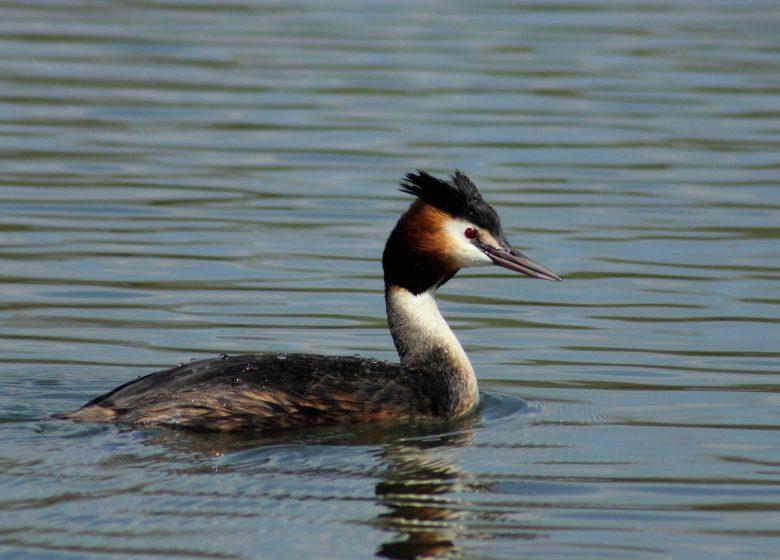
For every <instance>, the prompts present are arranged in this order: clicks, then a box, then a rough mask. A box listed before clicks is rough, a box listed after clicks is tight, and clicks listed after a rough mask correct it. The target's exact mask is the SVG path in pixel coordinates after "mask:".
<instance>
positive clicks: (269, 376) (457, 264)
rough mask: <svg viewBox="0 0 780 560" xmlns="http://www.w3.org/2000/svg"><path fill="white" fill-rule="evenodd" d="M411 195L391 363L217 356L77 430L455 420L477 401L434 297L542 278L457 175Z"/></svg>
mask: <svg viewBox="0 0 780 560" xmlns="http://www.w3.org/2000/svg"><path fill="white" fill-rule="evenodd" d="M401 191H403V192H405V193H408V194H412V195H415V196H416V197H417V200H415V201H414V202H413V203H412V205H411V206H410V207H409V209H408V210H407V211H406V213H404V214H403V215H402V216H401V218H400V219H399V220H398V223H397V224H396V226H395V228H394V229H393V231H392V233H391V234H390V237H389V238H388V240H387V244H386V245H385V251H384V254H383V256H382V265H383V268H384V273H385V302H386V307H387V322H388V325H389V327H390V332H391V333H392V336H393V341H394V342H395V347H396V350H397V351H398V355H399V356H400V358H401V363H400V364H386V363H381V362H378V361H376V360H365V359H361V358H357V357H343V356H319V355H313V354H286V355H284V354H279V355H277V354H249V355H241V356H226V355H224V354H223V355H221V356H220V357H219V358H213V359H208V360H200V361H195V362H190V363H187V364H184V365H179V366H177V367H174V368H172V369H168V370H165V371H158V372H156V373H152V374H149V375H146V376H145V377H140V378H138V379H135V380H133V381H130V382H129V383H125V384H124V385H121V386H119V387H117V388H116V389H114V390H113V391H110V392H108V393H106V394H104V395H102V396H100V397H97V398H96V399H93V400H92V401H90V402H88V403H87V404H85V405H84V406H83V407H82V408H80V409H79V410H77V411H75V412H72V413H65V414H62V415H59V416H58V417H59V418H66V419H71V420H78V421H94V422H116V423H120V424H130V425H135V426H145V427H151V426H168V427H173V428H181V429H187V430H194V431H219V432H223V431H224V432H228V431H256V432H272V431H275V430H281V429H287V428H297V427H306V426H317V425H325V424H348V423H363V422H372V421H379V420H388V419H421V418H442V419H445V418H455V417H458V416H461V415H464V414H466V413H468V412H469V411H470V410H472V409H473V408H474V406H475V405H476V403H477V401H478V400H479V393H478V391H477V379H476V377H475V375H474V369H473V368H472V366H471V362H469V359H468V357H467V356H466V352H465V351H464V350H463V347H462V346H461V345H460V343H459V342H458V339H457V338H456V337H455V334H454V333H453V332H452V330H450V327H449V326H448V325H447V322H446V321H445V320H444V318H443V317H442V316H441V314H440V313H439V309H438V307H437V306H436V300H435V299H434V297H435V294H436V290H437V289H438V288H439V287H440V286H441V285H442V284H444V283H445V282H447V280H449V279H450V278H452V277H453V276H454V275H455V273H457V272H458V271H459V270H460V269H461V268H465V267H470V266H482V265H489V264H497V265H499V266H502V267H504V268H508V269H509V270H513V271H515V272H519V273H521V274H525V275H526V276H531V277H533V278H541V279H545V280H560V278H559V277H558V276H557V275H556V274H554V273H553V272H551V271H549V270H547V269H546V268H545V267H543V266H541V265H540V264H537V263H535V262H534V261H532V260H531V259H529V258H528V257H526V256H524V255H522V254H521V253H519V252H517V251H515V250H514V249H513V248H512V247H511V246H510V245H509V242H508V241H507V240H506V237H505V236H504V232H503V230H502V229H501V222H500V220H499V218H498V214H496V211H495V210H494V209H493V208H492V207H491V206H490V205H489V204H488V203H487V202H485V201H484V200H483V199H482V195H480V193H479V191H478V190H477V187H476V186H475V185H474V183H472V182H471V180H470V179H469V178H468V177H467V176H466V175H464V174H463V173H461V172H459V171H455V173H454V174H453V175H451V176H450V178H449V180H448V181H443V180H441V179H437V178H436V177H433V176H431V175H429V174H428V173H425V172H424V171H419V172H418V173H409V174H408V175H406V177H405V179H404V180H403V181H402V182H401Z"/></svg>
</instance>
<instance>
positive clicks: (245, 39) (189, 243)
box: [0, 0, 780, 560]
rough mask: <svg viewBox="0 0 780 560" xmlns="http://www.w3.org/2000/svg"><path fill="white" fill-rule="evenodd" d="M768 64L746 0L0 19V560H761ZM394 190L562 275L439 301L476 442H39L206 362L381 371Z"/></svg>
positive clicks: (776, 543)
mask: <svg viewBox="0 0 780 560" xmlns="http://www.w3.org/2000/svg"><path fill="white" fill-rule="evenodd" d="M778 30H780V3H778V2H776V1H774V0H767V1H739V0H733V1H729V0H723V1H711V2H698V1H693V0H690V1H674V2H672V1H669V2H649V1H645V2H631V1H621V2H617V1H615V2H613V1H577V0H573V1H571V0H570V1H566V2H544V3H542V2H537V3H516V2H502V1H496V2H484V3H479V5H478V6H477V5H476V4H475V3H470V2H432V3H422V2H362V1H353V2H338V3H326V2H268V3H265V2H253V1H249V0H246V1H235V2H224V1H216V0H214V1H209V0H202V1H194V0H193V1H192V2H185V1H174V0H171V1H158V0H150V1H146V2H80V1H77V0H74V1H52V2H32V1H24V2H22V1H18V2H3V3H2V4H1V5H0V49H2V53H3V54H2V56H0V169H1V170H2V172H1V173H0V283H1V286H2V289H0V556H2V557H4V558H36V559H37V558H51V559H65V558H84V557H94V558H109V557H111V558H133V557H138V558H172V557H182V558H274V559H288V558H289V559H299V558H334V559H352V558H354V559H360V558H370V557H373V556H374V555H378V556H380V557H387V558H414V557H456V558H469V559H509V558H560V559H571V558H578V559H579V558H593V559H604V558H615V559H625V558H631V559H648V560H649V559H653V560H655V559H658V558H692V559H698V558H702V559H708V560H711V559H724V558H746V559H758V558H776V557H777V556H776V554H777V550H778V548H779V547H780V512H779V510H780V32H779V31H778ZM417 168H421V169H426V170H428V171H430V172H432V173H436V174H439V175H444V174H446V173H449V172H452V171H453V170H454V169H455V168H459V169H461V170H463V171H464V172H466V173H468V174H469V175H470V176H471V177H472V179H474V180H475V182H477V184H478V185H480V187H481V188H482V190H483V193H484V194H485V197H486V198H487V199H488V201H490V202H492V203H493V205H494V206H495V207H496V208H497V209H498V211H499V213H500V214H501V216H502V219H503V223H504V228H505V230H506V232H507V235H508V237H509V238H510V240H512V241H513V242H514V244H515V245H516V246H517V247H518V248H520V249H521V250H522V251H524V252H526V253H527V254H529V255H530V256H531V257H533V258H534V259H536V260H538V261H539V262H541V263H542V264H544V265H546V266H548V267H549V268H551V269H552V270H554V271H556V272H557V273H559V274H560V275H561V276H563V277H564V282H563V283H552V282H539V281H532V280H530V279H525V278H520V277H518V276H516V275H513V274H510V273H509V272H508V271H506V270H503V269H498V268H495V269H477V270H469V271H465V272H463V273H461V274H460V275H459V276H458V277H457V278H456V279H454V280H453V281H451V282H449V283H448V284H447V285H446V286H445V287H444V288H443V289H442V291H441V292H440V306H441V308H442V311H443V313H444V315H445V316H446V317H447V318H448V320H449V321H450V324H451V325H452V326H453V327H454V329H455V330H456V332H457V333H458V336H459V337H460V338H461V341H462V342H463V344H464V346H465V347H466V349H467V350H468V352H469V354H470V357H471V359H472V362H473V363H474V366H475V368H476V370H477V372H478V377H479V380H480V387H481V389H482V391H483V394H484V397H483V404H482V408H481V410H480V412H479V414H478V415H476V416H475V417H472V418H469V419H466V420H463V421H462V422H457V423H454V424H449V425H440V426H389V427H387V426H385V427H378V426H366V427H363V428H360V429H353V430H348V429H340V430H339V429H334V430H315V431H309V432H304V433H292V434H285V435H281V436H277V437H266V438H259V437H258V438H246V437H244V438H237V437H226V436H215V435H211V436H203V435H200V436H196V435H187V434H183V433H177V432H172V431H168V430H150V431H143V430H126V429H119V428H116V427H111V426H109V427H106V426H96V425H87V424H81V425H76V424H72V423H68V422H62V421H54V420H50V419H47V416H48V415H49V414H52V413H54V412H60V411H64V410H72V409H75V408H77V407H78V406H80V405H81V404H83V403H84V402H86V401H87V400H89V399H91V398H93V397H95V396H97V395H99V394H101V393H103V392H105V391H107V390H109V389H111V388H113V387H114V386H116V385H118V384H120V383H123V382H124V381H126V380H129V379H132V378H133V377H135V376H137V375H141V374H144V373H147V372H150V371H154V370H156V369H162V368H163V367H168V366H170V365H174V364H176V363H178V362H185V361H188V360H190V359H191V358H205V357H212V356H215V355H217V354H219V353H222V352H227V353H245V352H300V351H303V352H316V353H328V354H347V355H352V354H354V353H360V354H361V355H364V356H373V357H376V358H377V359H381V360H395V358H396V357H395V352H394V350H393V347H392V341H391V339H390V336H389V334H388V333H387V330H386V325H385V320H384V302H383V299H382V272H381V266H380V263H379V255H380V254H381V250H382V247H383V243H384V240H385V237H386V235H387V233H388V232H389V230H390V229H391V228H392V226H393V224H394V223H395V220H396V219H397V216H398V215H399V213H400V212H401V211H403V210H404V209H405V208H406V206H407V204H408V203H409V197H408V196H405V195H403V194H401V193H399V192H398V190H397V182H398V180H399V179H400V178H401V177H402V176H403V174H405V173H406V172H408V171H412V170H414V169H417Z"/></svg>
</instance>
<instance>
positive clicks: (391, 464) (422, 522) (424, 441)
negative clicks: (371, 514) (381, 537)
mask: <svg viewBox="0 0 780 560" xmlns="http://www.w3.org/2000/svg"><path fill="white" fill-rule="evenodd" d="M472 439H473V432H472V431H471V430H468V429H464V427H461V429H459V430H458V431H457V432H453V433H451V434H447V435H442V436H438V437H435V438H420V439H418V440H414V439H410V440H407V441H405V442H403V443H393V444H389V445H388V446H387V447H386V449H385V451H384V453H383V455H382V458H383V459H384V460H385V462H386V465H387V470H386V472H385V474H384V477H383V480H381V481H380V482H379V483H378V484H377V485H376V495H377V496H378V497H379V499H380V500H381V502H382V503H383V504H384V505H385V506H387V508H388V509H389V511H388V512H387V513H384V514H382V515H380V516H379V518H378V520H377V521H378V523H379V524H380V525H381V526H382V527H384V528H386V529H387V530H388V531H392V532H393V533H394V537H393V539H391V540H389V541H387V542H385V543H384V544H382V545H381V546H380V547H379V550H378V551H377V555H378V556H382V557H385V558H398V559H403V558H420V557H423V558H424V557H430V556H442V555H448V554H450V553H453V552H455V551H456V550H457V545H456V539H457V536H458V534H459V533H460V532H461V529H462V527H461V524H460V521H459V518H460V517H461V516H462V509H461V508H459V507H458V506H459V505H460V503H459V501H458V500H456V499H455V498H453V497H452V494H453V493H455V492H457V491H458V490H460V489H462V488H463V486H464V484H465V480H466V479H467V478H469V477H468V473H466V472H464V471H463V469H461V468H460V467H459V466H458V460H457V455H458V448H461V447H464V446H467V445H468V444H469V443H470V442H471V440H472ZM399 537H400V538H399Z"/></svg>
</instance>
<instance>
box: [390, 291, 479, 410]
mask: <svg viewBox="0 0 780 560" xmlns="http://www.w3.org/2000/svg"><path fill="white" fill-rule="evenodd" d="M435 295H436V291H435V290H434V289H433V288H431V289H430V290H428V291H425V292H422V293H420V294H417V295H415V294H413V293H411V292H410V291H409V290H406V289H404V288H401V287H399V286H394V285H391V286H388V287H387V289H386V290H385V302H386V305H387V321H388V324H389V326H390V332H391V334H392V335H393V341H394V342H395V347H396V350H398V355H399V356H400V358H401V365H402V366H403V367H404V368H407V369H410V370H414V371H416V372H419V373H420V374H422V375H425V374H430V375H439V376H443V377H445V378H446V381H447V383H448V385H449V386H450V387H451V389H452V390H453V392H454V393H453V396H454V400H455V401H456V402H454V403H453V406H454V408H455V410H454V411H453V412H455V413H456V414H457V413H463V412H467V411H468V410H469V409H471V408H472V407H473V405H474V404H475V403H476V402H477V400H478V398H479V393H478V390H477V379H476V376H475V375H474V368H473V367H472V366H471V362H470V361H469V358H468V356H466V352H465V351H464V350H463V347H462V346H461V345H460V342H459V341H458V339H457V338H456V336H455V333H453V332H452V329H450V326H449V325H448V324H447V321H445V320H444V317H442V315H441V313H440V312H439V307H438V306H437V305H436V299H435Z"/></svg>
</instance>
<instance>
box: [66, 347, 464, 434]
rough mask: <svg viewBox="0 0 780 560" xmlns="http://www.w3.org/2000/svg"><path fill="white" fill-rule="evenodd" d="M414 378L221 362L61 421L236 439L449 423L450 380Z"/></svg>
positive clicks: (316, 359) (345, 363) (357, 364)
mask: <svg viewBox="0 0 780 560" xmlns="http://www.w3.org/2000/svg"><path fill="white" fill-rule="evenodd" d="M414 377H419V375H418V374H417V373H415V372H412V371H409V370H405V369H403V368H401V367H400V366H399V365H398V364H387V363H383V362H378V361H377V360H365V359H362V358H354V357H346V356H319V355H314V354H288V355H284V354H280V355H273V354H249V355H240V356H221V357H219V358H214V359H209V360H199V361H196V362H190V363H187V364H184V365H181V366H177V367H174V368H171V369H168V370H164V371H158V372H155V373H151V374H149V375H146V376H144V377H140V378H138V379H135V380H133V381H130V382H128V383H125V384H124V385H120V386H119V387H117V388H116V389H114V390H112V391H110V392H108V393H106V394H104V395H101V396H100V397H97V398H96V399H93V400H91V401H90V402H88V403H87V404H86V405H84V407H82V408H81V409H80V410H78V411H76V412H74V413H69V414H64V415H60V416H59V417H60V418H68V419H72V420H82V421H97V422H117V423H120V424H133V425H137V426H167V427H172V428H181V429H187V430H191V431H230V432H236V431H253V432H263V431H267V430H269V429H290V428H299V427H304V426H317V425H323V424H344V423H354V422H367V421H380V420H385V419H389V418H399V417H408V418H413V417H446V416H447V415H448V414H449V412H450V410H449V406H450V402H449V401H448V399H447V398H446V396H447V395H448V394H450V393H452V390H451V388H450V387H449V382H448V380H447V379H446V378H445V376H443V375H433V376H428V377H425V378H423V380H424V381H425V382H424V383H419V382H415V379H414Z"/></svg>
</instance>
